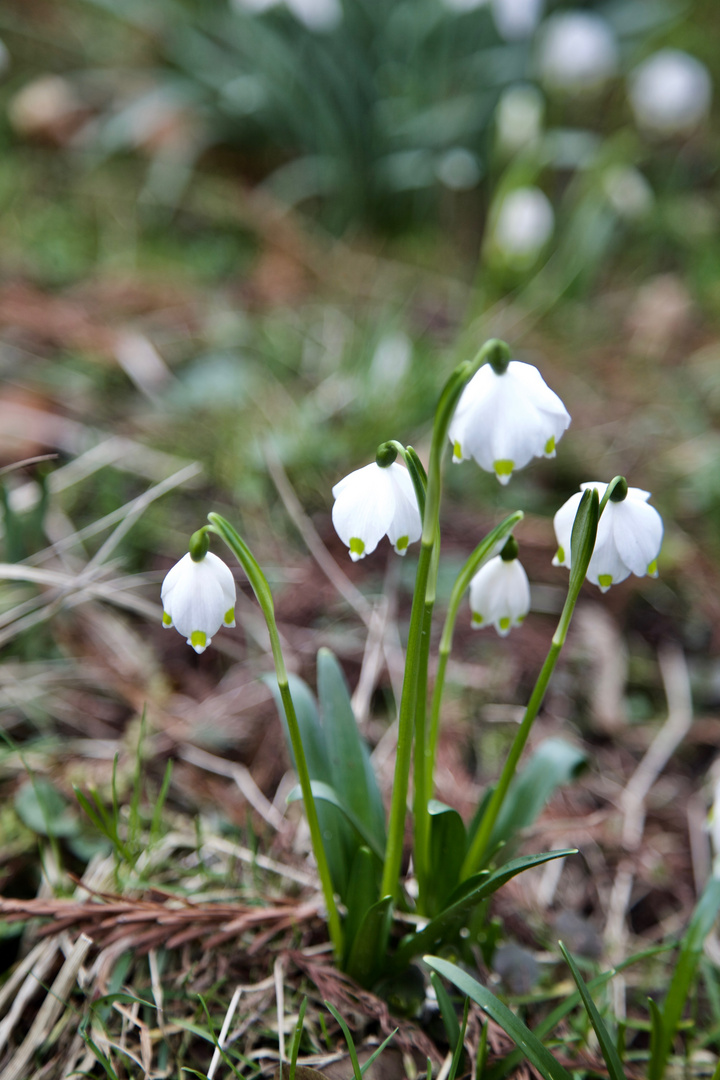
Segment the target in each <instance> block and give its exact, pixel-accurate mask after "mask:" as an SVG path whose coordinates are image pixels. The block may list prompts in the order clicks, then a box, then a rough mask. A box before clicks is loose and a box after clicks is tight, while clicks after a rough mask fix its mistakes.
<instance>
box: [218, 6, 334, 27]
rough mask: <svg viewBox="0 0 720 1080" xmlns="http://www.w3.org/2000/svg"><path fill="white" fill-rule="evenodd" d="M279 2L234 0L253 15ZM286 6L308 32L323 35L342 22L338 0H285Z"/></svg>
mask: <svg viewBox="0 0 720 1080" xmlns="http://www.w3.org/2000/svg"><path fill="white" fill-rule="evenodd" d="M280 2H281V0H234V3H235V6H236V7H239V8H245V9H246V10H248V11H251V12H253V13H258V14H259V13H261V12H263V11H267V10H268V9H269V8H272V7H276V6H277V4H279V3H280ZM285 3H286V6H287V7H288V8H289V10H290V11H292V13H293V15H294V16H295V18H296V19H298V20H299V21H300V22H302V23H304V24H305V26H306V27H307V28H308V30H313V31H318V32H319V33H324V32H325V31H328V30H334V29H335V27H336V26H337V25H338V24H339V23H340V22H341V21H342V7H341V6H340V0H285Z"/></svg>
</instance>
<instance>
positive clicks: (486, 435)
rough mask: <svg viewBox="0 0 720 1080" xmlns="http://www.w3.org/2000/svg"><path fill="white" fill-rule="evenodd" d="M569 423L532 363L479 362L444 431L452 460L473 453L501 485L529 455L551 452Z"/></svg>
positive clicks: (567, 417)
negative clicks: (496, 365) (499, 367)
mask: <svg viewBox="0 0 720 1080" xmlns="http://www.w3.org/2000/svg"><path fill="white" fill-rule="evenodd" d="M569 423H570V415H569V413H568V412H567V409H566V408H565V406H564V405H563V403H562V401H561V400H560V398H559V397H558V396H557V394H556V393H554V391H552V390H551V389H550V387H549V386H548V385H547V383H546V382H545V381H544V379H543V377H542V375H541V374H540V372H539V371H538V369H537V368H536V367H533V365H532V364H523V363H521V362H520V361H518V360H511V361H510V363H509V364H508V367H507V370H506V371H505V372H503V374H501V375H498V374H496V372H495V371H494V370H493V368H492V367H491V365H490V364H484V365H483V366H482V367H481V368H480V370H479V371H478V372H477V373H476V374H475V375H474V376H473V378H472V379H471V380H470V382H469V383H468V385H467V386H466V387H465V389H464V390H463V393H462V396H461V398H460V401H459V403H458V406H457V409H456V410H455V415H454V416H453V419H452V421H451V423H450V427H449V430H448V435H449V438H450V441H451V443H452V444H453V461H466V460H468V459H469V458H474V459H475V461H477V463H478V465H480V466H481V468H483V469H486V470H487V471H488V472H494V473H495V475H496V476H497V478H498V480H499V481H500V483H501V484H506V483H507V482H508V480H509V479H510V476H511V474H512V472H513V470H514V469H522V468H523V467H524V466H525V465H527V464H528V462H529V461H531V460H532V459H533V458H534V457H542V456H545V457H552V456H554V454H555V446H556V444H557V442H558V441H559V440H560V438H561V437H562V435H563V432H564V431H565V430H566V429H567V426H568V424H569Z"/></svg>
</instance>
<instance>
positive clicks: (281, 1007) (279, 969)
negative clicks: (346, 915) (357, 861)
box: [0, 956, 285, 1080]
mask: <svg viewBox="0 0 720 1080" xmlns="http://www.w3.org/2000/svg"><path fill="white" fill-rule="evenodd" d="M273 975H274V977H275V1000H276V1002H277V1025H278V1050H279V1052H280V1073H281V1075H282V1064H283V1061H284V1060H285V987H284V985H283V965H282V956H277V957H276V958H275V963H274V965H273ZM0 1080H2V1078H1V1077H0Z"/></svg>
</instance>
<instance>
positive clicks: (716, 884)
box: [648, 876, 720, 1080]
mask: <svg viewBox="0 0 720 1080" xmlns="http://www.w3.org/2000/svg"><path fill="white" fill-rule="evenodd" d="M718 910H720V878H716V877H714V876H713V877H711V878H710V880H709V881H708V883H707V885H706V886H705V888H704V889H703V893H702V896H701V897H700V899H699V900H698V902H697V905H696V907H695V910H694V912H693V914H692V918H691V919H690V923H689V924H688V928H687V930H686V931H685V934H684V936H683V939H682V941H681V943H680V952H679V955H678V959H677V963H676V965H675V970H674V971H673V975H672V979H671V980H670V986H669V988H668V992H667V997H666V998H665V1003H664V1005H663V1010H662V1026H661V1028H659V1029H658V1037H657V1039H656V1042H655V1043H654V1044H653V1050H652V1052H651V1054H650V1068H649V1071H648V1076H649V1078H650V1080H662V1076H663V1074H664V1072H665V1068H666V1066H667V1060H668V1057H669V1055H670V1051H671V1049H672V1043H673V1039H674V1038H675V1033H676V1031H677V1029H678V1025H679V1023H680V1019H681V1017H682V1014H683V1009H684V1008H685V1005H686V1003H687V999H688V995H689V993H690V988H691V986H692V983H693V979H694V977H695V971H696V969H697V966H698V963H699V962H700V957H701V956H702V951H703V946H704V944H705V938H706V937H707V936H708V934H709V933H710V931H711V930H712V928H713V926H714V925H715V919H716V918H717V913H718ZM653 1031H655V1025H654V1017H653Z"/></svg>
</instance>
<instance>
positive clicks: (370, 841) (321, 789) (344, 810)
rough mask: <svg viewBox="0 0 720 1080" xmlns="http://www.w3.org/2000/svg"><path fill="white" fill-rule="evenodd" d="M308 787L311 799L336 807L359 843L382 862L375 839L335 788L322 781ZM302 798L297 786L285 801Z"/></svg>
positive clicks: (381, 852)
mask: <svg viewBox="0 0 720 1080" xmlns="http://www.w3.org/2000/svg"><path fill="white" fill-rule="evenodd" d="M310 787H311V789H312V793H313V797H314V798H315V799H320V800H321V801H322V802H326V803H330V805H331V806H334V807H336V808H337V809H338V810H339V811H340V813H341V814H342V815H343V816H344V817H345V818H346V820H347V822H348V824H349V825H351V826H352V828H353V829H354V830H355V832H356V833H357V835H358V838H359V840H360V842H362V843H363V844H365V845H366V846H367V847H368V848H370V850H371V851H372V853H373V854H374V855H376V856H377V858H378V859H379V860H380V861H381V862H382V859H383V854H384V853H383V850H382V848H380V847H378V844H377V841H376V840H375V837H374V836H372V835H371V834H370V833H369V832H368V830H367V828H366V826H365V822H364V821H361V820H360V818H358V817H357V816H356V815H355V814H354V813H353V812H352V810H351V809H350V807H349V806H347V805H346V804H345V803H344V802H343V800H342V799H341V798H340V796H339V795H338V793H337V791H336V790H335V788H332V787H330V785H329V784H323V782H322V780H311V781H310ZM302 797H303V794H302V789H301V787H300V785H299V784H298V785H297V786H296V787H294V788H293V789H292V791H291V792H290V794H289V795H288V797H287V801H288V802H297V801H298V800H299V799H302Z"/></svg>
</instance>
